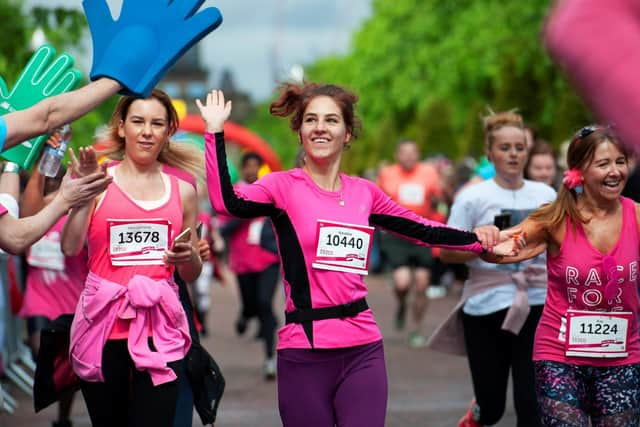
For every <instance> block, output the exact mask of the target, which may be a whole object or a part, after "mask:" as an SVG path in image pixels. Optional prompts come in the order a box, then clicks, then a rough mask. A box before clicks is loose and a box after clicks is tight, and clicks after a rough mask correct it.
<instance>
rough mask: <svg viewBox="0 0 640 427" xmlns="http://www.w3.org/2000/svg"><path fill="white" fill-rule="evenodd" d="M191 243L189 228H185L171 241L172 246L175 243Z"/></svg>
mask: <svg viewBox="0 0 640 427" xmlns="http://www.w3.org/2000/svg"><path fill="white" fill-rule="evenodd" d="M190 241H191V227H187V228H185V229H184V230H182V232H181V233H180V234H178V235H177V236H176V238H175V239H173V245H175V244H176V243H188V242H190Z"/></svg>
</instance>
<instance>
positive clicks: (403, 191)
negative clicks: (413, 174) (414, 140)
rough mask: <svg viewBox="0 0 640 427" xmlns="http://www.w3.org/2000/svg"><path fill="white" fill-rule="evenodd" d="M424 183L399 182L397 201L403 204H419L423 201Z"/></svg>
mask: <svg viewBox="0 0 640 427" xmlns="http://www.w3.org/2000/svg"><path fill="white" fill-rule="evenodd" d="M424 193H425V188H424V185H420V184H401V185H400V186H399V187H398V202H400V204H403V205H412V206H420V205H422V204H423V203H424Z"/></svg>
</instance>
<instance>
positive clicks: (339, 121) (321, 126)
mask: <svg viewBox="0 0 640 427" xmlns="http://www.w3.org/2000/svg"><path fill="white" fill-rule="evenodd" d="M350 140H351V133H350V132H349V131H348V130H347V127H346V125H345V122H344V118H343V116H342V111H341V110H340V107H339V106H338V104H337V103H336V102H335V101H334V100H333V99H332V98H331V97H328V96H317V97H315V98H313V99H312V100H311V101H310V102H309V104H308V105H307V108H306V109H305V110H304V114H303V115H302V125H301V127H300V141H301V142H302V147H303V149H304V151H305V154H306V159H307V161H312V162H315V163H327V162H331V161H336V160H340V156H341V155H342V151H343V150H344V146H345V145H346V144H347V143H348V142H349V141H350Z"/></svg>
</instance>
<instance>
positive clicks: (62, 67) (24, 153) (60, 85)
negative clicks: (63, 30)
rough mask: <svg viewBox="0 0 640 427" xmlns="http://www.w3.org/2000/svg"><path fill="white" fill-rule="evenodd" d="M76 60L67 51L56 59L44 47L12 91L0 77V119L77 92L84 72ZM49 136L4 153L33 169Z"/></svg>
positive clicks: (32, 59)
mask: <svg viewBox="0 0 640 427" xmlns="http://www.w3.org/2000/svg"><path fill="white" fill-rule="evenodd" d="M73 63H74V60H73V57H72V56H71V55H69V54H68V53H66V52H64V53H62V54H60V55H59V56H58V57H56V51H55V49H54V48H53V47H52V46H51V45H49V44H44V45H42V46H40V47H39V48H38V50H36V51H35V53H34V54H33V56H32V57H31V59H30V60H29V62H28V63H27V65H26V66H25V67H24V69H23V70H22V72H21V73H20V76H19V77H18V80H17V81H16V82H15V84H14V85H13V87H12V88H11V90H8V89H7V84H6V83H5V81H4V79H3V78H2V77H0V116H1V115H4V114H7V113H9V112H12V111H17V110H24V109H25V108H29V107H31V106H33V105H35V104H37V103H38V102H40V101H42V100H43V99H45V98H48V97H50V96H54V95H59V94H61V93H64V92H68V91H70V90H73V89H75V88H76V87H78V85H79V84H80V81H81V80H82V73H81V72H80V71H79V70H77V69H75V68H72V67H73ZM47 138H48V135H40V136H38V137H36V138H33V139H30V140H28V141H25V142H23V143H22V144H20V145H17V146H15V147H13V148H10V149H9V150H7V151H5V152H3V153H2V154H0V156H2V157H3V158H5V159H6V160H9V161H11V162H14V163H17V164H19V165H20V166H21V167H22V168H23V169H30V168H31V166H33V163H34V162H35V161H36V159H37V158H38V156H39V155H40V150H41V149H42V146H43V145H44V143H45V141H46V140H47Z"/></svg>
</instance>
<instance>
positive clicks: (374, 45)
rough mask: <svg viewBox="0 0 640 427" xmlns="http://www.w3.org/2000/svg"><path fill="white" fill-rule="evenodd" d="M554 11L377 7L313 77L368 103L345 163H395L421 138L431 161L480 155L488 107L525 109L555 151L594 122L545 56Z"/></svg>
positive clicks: (473, 5) (494, 6)
mask: <svg viewBox="0 0 640 427" xmlns="http://www.w3.org/2000/svg"><path fill="white" fill-rule="evenodd" d="M549 4H550V1H549V0H529V1H526V2H522V1H507V2H505V1H503V0H483V1H474V0H394V1H389V0H373V14H372V16H371V18H370V19H369V20H368V21H366V22H365V23H364V25H363V26H362V28H361V29H360V30H359V31H358V32H357V33H356V34H355V35H354V37H353V40H352V47H351V49H350V50H349V52H348V53H347V54H346V55H344V56H333V57H328V58H324V59H321V60H320V61H317V62H316V63H314V64H311V66H310V67H309V68H308V70H307V71H308V76H307V78H308V79H309V80H311V81H323V82H332V83H337V84H343V85H345V86H347V87H349V88H351V89H353V90H354V91H355V92H356V93H357V94H358V95H359V96H360V102H359V103H358V111H359V114H360V116H361V118H362V119H363V124H364V133H363V136H362V138H361V140H359V141H356V142H355V143H354V144H353V147H352V149H351V151H350V153H349V154H347V156H346V157H345V166H346V167H347V169H349V170H350V171H351V172H355V173H360V172H362V171H364V170H365V169H366V168H369V167H372V166H375V165H376V164H377V163H379V161H381V160H383V159H391V158H392V153H393V151H394V149H395V145H396V142H397V141H398V140H399V139H400V138H413V139H415V140H416V141H417V142H418V144H419V145H420V146H421V148H422V150H423V152H424V153H425V154H435V153H444V154H446V155H448V156H451V157H453V158H459V157H461V156H464V155H479V154H481V152H482V148H483V147H482V128H481V121H480V117H481V116H483V115H485V114H486V113H487V111H488V108H491V109H492V110H494V111H500V110H507V109H512V108H516V109H518V111H519V112H520V113H521V114H522V115H523V116H524V119H525V121H526V122H527V123H529V124H531V125H532V126H533V127H534V128H536V129H537V130H539V132H540V134H541V136H543V137H544V138H546V139H549V140H551V141H552V143H553V144H555V145H558V144H559V143H560V142H561V141H563V140H564V139H566V138H568V137H569V135H570V134H571V133H572V131H573V130H575V129H576V128H578V127H580V126H581V125H583V124H585V123H587V122H589V120H590V116H589V113H588V112H587V110H586V109H585V107H584V106H583V104H582V103H581V101H580V100H579V98H578V97H577V96H576V95H575V94H574V92H573V91H572V90H571V88H570V87H569V85H568V83H567V81H566V79H565V78H564V76H563V75H562V73H561V71H560V70H559V69H558V68H556V67H555V66H554V65H553V64H552V63H551V60H550V59H549V57H548V56H547V54H546V52H545V51H544V48H543V45H542V42H541V39H540V32H541V29H542V26H543V23H544V19H545V15H546V13H547V10H548V8H549ZM258 110H259V111H260V110H261V111H264V110H265V108H264V107H261V108H258ZM266 120H274V119H267V118H266V116H260V117H257V118H255V119H254V120H253V122H252V123H251V125H255V128H256V130H258V131H259V132H260V131H266V132H268V133H274V134H275V133H276V132H281V129H282V128H281V127H280V124H278V125H267V124H266V122H265V121H266ZM275 129H278V130H277V131H276V130H275ZM264 136H265V137H267V138H268V137H269V135H268V134H267V135H264ZM289 141H295V137H291V136H289ZM294 145H295V144H294ZM288 156H289V154H288V153H287V154H286V155H285V157H286V158H288Z"/></svg>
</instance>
